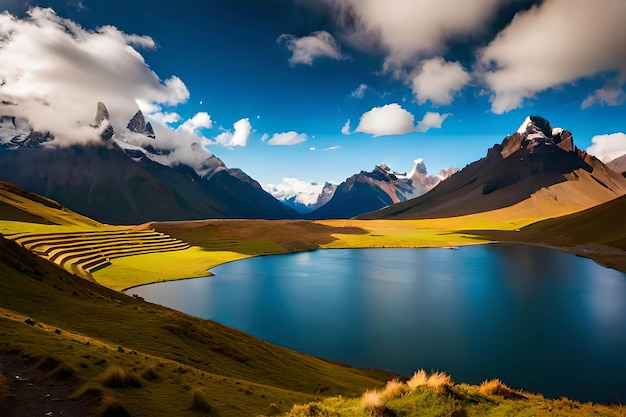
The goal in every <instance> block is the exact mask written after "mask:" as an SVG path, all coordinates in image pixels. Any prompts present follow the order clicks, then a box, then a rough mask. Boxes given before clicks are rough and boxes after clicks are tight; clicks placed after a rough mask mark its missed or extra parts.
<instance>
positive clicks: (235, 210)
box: [0, 103, 298, 224]
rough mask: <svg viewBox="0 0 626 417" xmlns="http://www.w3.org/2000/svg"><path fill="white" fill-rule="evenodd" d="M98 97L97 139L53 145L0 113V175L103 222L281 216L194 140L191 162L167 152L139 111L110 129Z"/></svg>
mask: <svg viewBox="0 0 626 417" xmlns="http://www.w3.org/2000/svg"><path fill="white" fill-rule="evenodd" d="M108 119H109V113H108V110H107V108H106V106H105V105H104V104H103V103H98V106H97V112H96V118H95V125H94V126H93V127H94V129H98V131H99V132H101V133H100V136H101V141H100V142H99V143H91V144H88V145H73V146H59V145H57V144H56V143H55V141H54V137H52V135H50V134H48V133H41V132H36V131H33V130H32V129H31V128H30V126H29V125H28V123H27V122H26V121H23V120H19V119H18V120H16V119H15V118H11V117H2V118H1V119H0V179H2V180H5V181H8V182H10V183H13V184H15V185H17V186H19V187H21V188H23V189H26V190H28V191H31V192H34V193H37V194H40V195H42V196H45V197H48V198H51V199H54V200H56V201H58V202H59V203H61V204H63V205H64V206H66V207H69V208H71V209H72V210H74V211H76V212H79V213H81V214H83V215H86V216H89V217H90V218H93V219H96V220H98V221H101V222H105V223H111V224H139V223H144V222H147V221H152V220H192V219H205V218H265V219H278V218H281V219H285V218H286V219H289V218H295V217H298V213H296V212H295V211H294V210H292V209H290V208H288V207H287V206H285V205H284V204H282V203H280V202H279V201H278V200H276V199H275V198H273V197H272V196H271V195H269V194H268V193H267V192H265V191H263V189H262V188H261V186H260V185H259V184H258V183H257V182H256V181H254V180H253V179H252V178H250V177H249V176H248V175H246V174H245V173H244V172H242V171H241V170H239V169H229V168H227V167H226V166H225V165H224V163H223V162H222V161H221V160H220V159H219V158H217V157H215V156H214V155H211V154H210V153H209V152H208V151H206V149H204V147H203V146H201V145H200V144H192V147H194V146H195V149H189V150H188V151H189V153H193V154H194V155H195V157H196V158H198V156H199V157H200V158H201V159H200V160H199V161H196V163H195V164H193V165H194V166H191V165H190V164H185V163H182V162H179V161H176V160H174V159H172V158H168V156H169V155H170V154H171V153H172V150H171V149H164V148H159V146H158V144H157V142H156V141H155V134H154V131H153V129H152V126H150V123H146V121H145V118H144V116H143V114H142V113H141V111H138V112H137V114H136V115H135V116H134V117H133V118H132V120H131V121H129V123H128V126H127V129H126V130H125V131H124V132H120V133H119V134H117V133H116V132H114V131H113V128H112V127H111V126H110V125H109V123H108Z"/></svg>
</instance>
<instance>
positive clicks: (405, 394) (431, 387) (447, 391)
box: [285, 369, 626, 417]
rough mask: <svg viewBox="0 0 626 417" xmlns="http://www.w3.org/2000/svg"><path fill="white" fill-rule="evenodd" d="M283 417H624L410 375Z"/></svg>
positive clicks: (606, 409)
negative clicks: (383, 385) (351, 396)
mask: <svg viewBox="0 0 626 417" xmlns="http://www.w3.org/2000/svg"><path fill="white" fill-rule="evenodd" d="M285 415H286V416H288V417H344V416H345V417H369V416H376V417H385V416H397V417H400V416H406V417H410V416H420V417H435V416H449V417H473V416H476V417H478V416H494V417H500V416H536V417H543V416H546V417H547V416H564V417H565V416H568V417H587V416H591V415H593V416H603V417H626V409H625V408H624V407H622V406H605V405H598V404H592V403H585V404H583V403H579V402H576V401H572V400H569V399H567V398H562V399H558V400H551V399H546V398H544V397H543V396H541V395H536V394H531V393H526V392H522V391H518V390H514V389H512V388H510V387H508V386H507V385H505V384H504V383H503V382H502V381H500V380H498V379H494V380H489V381H485V382H483V383H482V384H481V385H479V386H476V385H468V384H456V385H455V384H454V383H453V382H452V379H451V378H450V376H449V375H447V374H445V373H443V372H433V373H432V374H430V375H428V374H427V373H426V371H424V370H423V369H422V370H419V371H417V372H415V374H414V375H413V377H412V378H410V379H409V380H408V381H406V383H405V382H401V381H399V380H397V379H396V380H392V381H389V382H388V383H387V385H386V386H385V387H384V388H381V389H369V390H367V391H365V393H364V394H363V395H362V396H360V397H356V398H346V397H332V398H327V399H325V400H321V401H316V402H311V403H308V404H298V405H295V406H293V407H292V409H291V410H290V411H289V412H288V413H287V414H285Z"/></svg>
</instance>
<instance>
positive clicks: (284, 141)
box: [267, 130, 308, 146]
mask: <svg viewBox="0 0 626 417" xmlns="http://www.w3.org/2000/svg"><path fill="white" fill-rule="evenodd" d="M307 139H308V136H307V135H306V133H298V132H294V131H293V130H292V131H290V132H284V133H275V134H274V136H272V137H271V138H270V140H268V141H267V143H269V144H270V145H278V146H290V145H297V144H298V143H302V142H305V141H306V140H307Z"/></svg>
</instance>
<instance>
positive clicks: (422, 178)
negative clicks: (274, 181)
mask: <svg viewBox="0 0 626 417" xmlns="http://www.w3.org/2000/svg"><path fill="white" fill-rule="evenodd" d="M440 181H441V178H440V177H439V176H434V175H428V172H427V170H426V165H424V161H423V160H422V159H417V160H416V161H415V165H414V167H413V169H412V170H411V171H410V172H409V173H408V174H407V173H406V172H399V171H393V170H392V169H391V168H389V167H388V166H387V165H386V164H384V163H383V164H381V165H377V166H375V167H374V169H373V170H372V171H371V172H365V171H361V172H360V173H358V174H356V175H353V176H352V177H350V178H348V179H347V180H346V181H345V182H343V183H341V184H340V185H339V186H337V189H336V190H335V192H334V194H333V196H332V198H331V199H330V200H329V201H328V202H327V203H326V204H324V205H323V206H321V207H320V208H319V209H317V210H315V211H314V212H313V213H311V214H310V215H308V216H307V217H309V218H314V219H342V218H352V217H354V216H358V215H359V214H363V213H367V212H370V211H374V210H378V209H380V208H383V207H386V206H389V205H392V204H396V203H398V202H401V201H406V200H409V199H411V198H414V197H417V196H419V195H422V194H424V193H425V192H427V191H428V190H430V189H432V188H433V187H434V186H436V185H437V184H438V183H439V182H440Z"/></svg>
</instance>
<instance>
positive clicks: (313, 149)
mask: <svg viewBox="0 0 626 417" xmlns="http://www.w3.org/2000/svg"><path fill="white" fill-rule="evenodd" d="M309 150H310V151H311V152H315V151H316V150H317V149H316V148H315V146H311V147H310V148H309Z"/></svg>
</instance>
